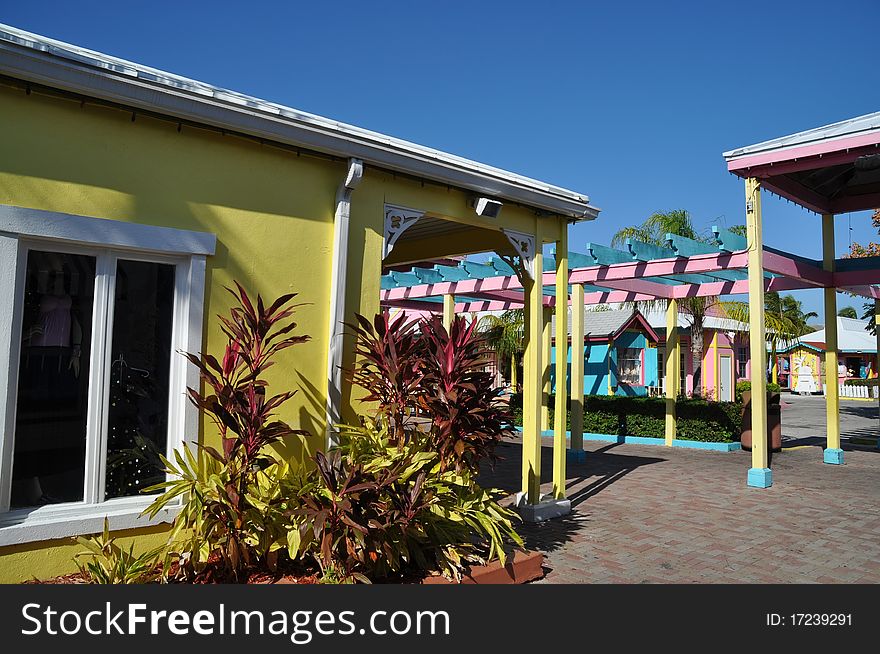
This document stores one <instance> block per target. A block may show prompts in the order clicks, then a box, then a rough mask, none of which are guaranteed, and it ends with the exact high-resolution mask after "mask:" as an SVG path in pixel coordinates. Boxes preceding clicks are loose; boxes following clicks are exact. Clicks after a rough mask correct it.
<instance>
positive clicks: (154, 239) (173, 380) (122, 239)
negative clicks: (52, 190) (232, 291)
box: [0, 205, 216, 546]
mask: <svg viewBox="0 0 880 654" xmlns="http://www.w3.org/2000/svg"><path fill="white" fill-rule="evenodd" d="M215 247H216V237H215V236H214V235H213V234H209V233H204V232H194V231H188V230H180V229H174V228H169V227H153V226H148V225H137V224H132V223H124V222H119V221H115V220H107V219H103V218H90V217H85V216H75V215H71V214H64V213H57V212H52V211H41V210H36V209H26V208H22V207H15V206H9V205H0V386H5V391H2V390H0V546H3V545H11V544H17V543H28V542H34V541H41V540H48V539H53V538H64V537H70V536H77V535H81V534H88V533H94V532H97V531H100V530H101V528H102V525H103V521H104V518H105V517H107V518H108V519H109V521H110V528H111V529H114V530H116V529H129V528H133V527H142V526H149V525H154V524H159V523H162V522H168V521H170V520H172V519H173V517H174V515H175V514H176V512H177V509H178V508H179V505H174V506H169V507H166V509H164V510H163V511H161V512H160V513H158V514H157V515H156V516H155V517H154V518H147V517H146V516H143V515H142V512H143V510H144V509H145V508H146V507H147V506H148V505H149V504H150V502H151V501H152V498H151V497H150V496H135V497H120V498H114V499H110V500H106V501H104V500H103V495H104V473H105V470H106V466H105V464H104V461H105V459H106V447H107V439H106V430H107V405H108V404H109V399H108V398H109V376H110V371H109V369H108V368H107V367H106V366H105V362H106V361H108V360H109V358H110V347H111V341H112V334H113V306H114V305H113V302H112V300H113V298H114V297H115V288H114V282H115V270H116V262H117V260H118V259H125V260H135V261H148V262H153V263H165V264H172V265H174V266H175V284H174V289H175V291H174V309H173V321H172V324H173V326H172V356H171V366H170V380H169V381H170V384H169V406H168V439H167V453H170V452H171V451H172V450H173V449H175V448H177V447H180V446H182V445H183V444H184V443H187V442H190V443H195V442H196V441H197V439H198V433H199V415H198V410H197V409H196V408H195V407H194V406H192V405H191V404H190V403H189V402H188V401H187V398H186V388H187V387H188V386H190V387H193V388H197V387H198V384H199V375H198V370H196V369H195V366H190V365H187V362H186V360H185V359H184V358H183V357H182V356H180V355H179V354H177V352H178V350H180V351H185V352H201V351H202V329H203V316H204V296H205V267H206V261H207V257H208V256H210V255H213V254H214V250H215ZM29 250H42V251H56V252H63V253H70V254H83V255H87V256H94V257H95V258H96V276H95V302H94V308H93V315H92V342H91V345H90V350H89V351H90V365H89V388H90V396H89V406H88V414H87V428H86V433H87V440H86V471H85V472H86V475H85V477H86V478H85V487H84V498H83V500H82V501H79V502H67V503H63V504H54V505H46V506H41V507H35V508H28V509H15V510H9V502H10V494H11V487H12V464H13V455H14V452H15V442H14V439H15V422H16V420H15V418H16V415H15V414H16V405H17V393H18V364H19V356H20V348H21V321H22V313H23V304H24V282H25V271H26V266H27V253H28V251H29Z"/></svg>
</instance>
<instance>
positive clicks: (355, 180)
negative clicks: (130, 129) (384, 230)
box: [326, 159, 364, 448]
mask: <svg viewBox="0 0 880 654" xmlns="http://www.w3.org/2000/svg"><path fill="white" fill-rule="evenodd" d="M363 176H364V162H363V161H361V160H360V159H350V160H349V162H348V171H347V172H346V174H345V179H344V180H343V182H342V184H340V185H339V189H338V190H337V191H336V213H335V214H334V216H333V261H332V264H331V266H332V268H331V271H330V324H329V328H328V333H329V339H328V341H327V416H326V417H327V447H328V448H329V447H331V446H333V445H335V444H336V441H337V439H336V432H335V429H334V428H335V426H336V425H338V424H339V423H340V422H341V420H342V347H343V331H344V325H343V324H342V323H343V320H345V291H346V289H347V288H348V285H347V284H346V274H347V272H348V232H349V223H350V221H351V194H352V193H353V192H354V190H355V189H356V188H357V186H358V184H360V182H361V179H363Z"/></svg>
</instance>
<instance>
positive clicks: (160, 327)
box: [105, 260, 174, 499]
mask: <svg viewBox="0 0 880 654" xmlns="http://www.w3.org/2000/svg"><path fill="white" fill-rule="evenodd" d="M173 311H174V266H170V265H166V264H158V263H146V262H142V261H125V260H119V262H118V264H117V268H116V295H115V303H114V309H113V346H112V356H111V363H110V403H109V407H108V424H107V473H106V488H105V493H106V498H107V499H110V498H113V497H123V496H128V495H137V494H138V493H139V492H140V490H141V489H143V488H146V487H148V486H151V485H153V484H155V483H157V482H160V481H163V480H164V479H165V475H164V473H163V466H162V462H161V460H160V459H159V455H160V454H161V455H164V454H165V448H166V443H167V438H168V389H169V382H170V365H171V328H172V320H173Z"/></svg>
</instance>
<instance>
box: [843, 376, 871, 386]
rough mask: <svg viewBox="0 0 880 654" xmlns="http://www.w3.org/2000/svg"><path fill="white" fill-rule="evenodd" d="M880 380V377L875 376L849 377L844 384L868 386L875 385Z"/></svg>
mask: <svg viewBox="0 0 880 654" xmlns="http://www.w3.org/2000/svg"><path fill="white" fill-rule="evenodd" d="M878 382H880V379H878V378H877V377H874V378H873V379H847V380H846V381H844V382H843V385H844V386H868V387H874V386H876V385H877V383H878Z"/></svg>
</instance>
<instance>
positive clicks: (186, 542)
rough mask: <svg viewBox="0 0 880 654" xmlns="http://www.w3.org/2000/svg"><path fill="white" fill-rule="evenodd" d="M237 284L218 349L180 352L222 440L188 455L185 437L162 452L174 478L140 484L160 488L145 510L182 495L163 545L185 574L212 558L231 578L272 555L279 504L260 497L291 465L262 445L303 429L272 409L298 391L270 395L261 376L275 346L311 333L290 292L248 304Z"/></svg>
mask: <svg viewBox="0 0 880 654" xmlns="http://www.w3.org/2000/svg"><path fill="white" fill-rule="evenodd" d="M236 289H237V290H236V291H233V290H232V289H228V290H229V292H230V293H231V294H232V295H233V297H234V298H235V301H236V304H235V306H233V308H232V309H231V311H230V315H229V317H226V316H218V318H219V320H220V324H221V330H222V331H223V333H224V334H225V335H226V337H227V343H226V347H225V351H224V354H223V357H222V359H221V360H218V359H217V358H216V357H214V356H212V355H210V354H202V355H201V356H199V355H195V354H189V353H188V354H185V355H184V356H186V358H187V359H188V360H189V361H190V362H191V363H193V364H194V365H195V366H196V367H198V369H199V375H200V378H201V380H202V383H203V384H204V387H205V389H206V391H205V392H204V393H203V392H201V391H199V390H196V389H193V388H190V389H187V390H188V393H189V399H190V400H191V401H192V403H193V404H195V405H196V406H197V407H198V408H199V409H201V410H202V411H203V412H204V413H205V414H206V415H208V416H210V418H211V419H212V421H213V422H214V424H215V425H216V427H217V430H218V432H219V435H220V440H221V444H222V446H221V449H220V450H217V449H215V448H213V447H210V446H207V445H201V446H199V451H198V454H197V455H194V454H193V453H192V451H190V449H189V448H187V447H184V448H183V451H182V452H180V451H176V452H175V453H174V458H175V462H174V463H172V462H171V461H169V460H167V459H165V458H164V457H163V459H162V460H163V463H164V464H165V467H166V472H167V473H168V474H169V475H171V478H169V479H168V480H167V481H164V482H161V483H159V484H156V485H155V486H152V487H150V488H148V489H146V490H145V492H155V491H161V494H160V495H159V496H158V497H157V498H156V499H155V501H154V502H153V503H152V504H151V505H150V507H149V508H148V509H147V511H146V513H148V514H150V515H151V516H155V515H156V513H158V512H159V511H160V510H161V509H162V508H163V507H165V506H166V505H168V504H169V502H171V501H172V500H175V499H176V498H181V499H182V503H183V506H182V508H181V510H180V512H179V513H178V514H177V516H176V517H175V520H174V525H173V528H172V530H171V534H170V538H169V545H168V548H167V551H166V558H167V557H170V556H172V555H173V554H175V553H176V554H177V559H178V560H177V563H178V564H179V570H180V571H181V574H190V573H194V572H198V571H199V570H200V569H201V568H202V567H203V566H204V565H205V563H206V562H208V561H209V560H211V559H212V558H214V559H216V560H217V562H218V565H219V568H220V574H221V576H226V577H228V578H231V579H239V578H240V574H241V572H242V571H243V570H244V569H245V568H246V567H248V566H250V565H254V564H257V563H265V564H268V565H271V564H272V561H271V560H270V559H271V555H272V552H274V551H276V550H277V549H278V548H279V547H280V545H279V543H278V540H279V537H283V535H284V534H283V532H282V533H281V534H280V535H279V534H278V529H279V528H278V527H277V526H276V525H275V521H274V520H273V518H275V517H277V514H275V513H273V512H272V511H267V510H266V506H267V504H268V503H270V502H271V501H272V499H273V498H272V494H273V493H276V492H277V491H276V490H273V488H272V482H273V481H277V480H278V479H279V478H282V477H283V476H284V475H285V474H286V473H287V469H286V468H285V467H284V466H281V465H279V464H278V462H277V461H276V459H275V458H273V457H272V456H271V454H270V453H269V452H268V451H267V449H266V448H267V446H269V445H272V444H273V443H276V442H278V441H280V440H281V439H283V438H286V437H289V436H303V435H305V432H302V431H299V430H295V429H292V428H291V427H290V426H289V425H287V424H286V423H284V422H282V421H280V420H278V419H276V417H275V411H276V410H277V409H278V408H279V407H280V406H281V405H282V404H284V402H286V401H287V400H289V399H290V398H291V397H292V396H293V395H294V392H292V391H287V392H283V393H279V394H277V395H273V396H268V395H267V392H266V389H267V383H266V381H265V379H264V377H263V375H264V373H265V371H266V370H267V369H268V368H269V367H271V366H272V365H273V363H274V361H273V359H274V357H275V355H277V354H278V352H280V351H281V350H284V349H286V348H288V347H291V346H293V345H297V344H299V343H304V342H306V341H308V340H309V337H308V336H299V335H292V332H293V330H294V329H295V328H296V323H295V322H293V320H292V316H293V312H294V309H295V308H296V306H297V305H292V304H291V301H292V299H293V298H294V297H295V295H294V294H289V295H283V296H281V297H279V298H278V299H277V300H275V301H274V302H273V303H272V304H271V305H270V306H268V307H267V306H266V305H265V304H264V303H263V299H262V297H260V296H259V295H258V296H257V300H256V304H254V303H253V302H252V301H251V299H250V298H249V297H248V295H247V293H246V292H245V290H244V289H243V288H242V287H241V286H240V285H239V284H237V283H236ZM267 495H268V497H267ZM274 499H277V498H274ZM180 539H183V540H180Z"/></svg>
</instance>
